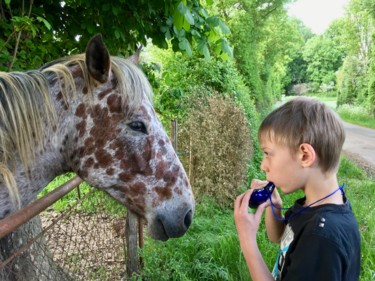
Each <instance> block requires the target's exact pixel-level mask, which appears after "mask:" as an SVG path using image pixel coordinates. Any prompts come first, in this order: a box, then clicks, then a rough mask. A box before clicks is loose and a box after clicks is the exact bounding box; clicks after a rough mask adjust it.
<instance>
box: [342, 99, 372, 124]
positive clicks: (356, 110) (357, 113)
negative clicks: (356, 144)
mask: <svg viewBox="0 0 375 281" xmlns="http://www.w3.org/2000/svg"><path fill="white" fill-rule="evenodd" d="M337 112H338V114H340V117H341V118H342V119H343V120H344V121H346V122H350V123H353V124H356V125H360V126H364V127H367V128H372V129H375V116H371V115H370V114H369V112H368V110H366V109H365V108H364V107H362V106H355V105H348V104H344V105H342V106H340V107H339V108H338V109H337Z"/></svg>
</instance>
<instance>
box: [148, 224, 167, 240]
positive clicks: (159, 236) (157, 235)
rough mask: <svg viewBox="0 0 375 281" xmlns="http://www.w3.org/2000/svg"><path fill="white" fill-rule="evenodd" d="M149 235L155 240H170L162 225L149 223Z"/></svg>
mask: <svg viewBox="0 0 375 281" xmlns="http://www.w3.org/2000/svg"><path fill="white" fill-rule="evenodd" d="M147 230H148V234H149V235H150V237H151V238H152V239H154V240H160V241H167V240H168V239H169V236H168V234H167V233H166V231H165V229H164V226H163V224H162V223H160V222H159V223H149V224H148V228H147Z"/></svg>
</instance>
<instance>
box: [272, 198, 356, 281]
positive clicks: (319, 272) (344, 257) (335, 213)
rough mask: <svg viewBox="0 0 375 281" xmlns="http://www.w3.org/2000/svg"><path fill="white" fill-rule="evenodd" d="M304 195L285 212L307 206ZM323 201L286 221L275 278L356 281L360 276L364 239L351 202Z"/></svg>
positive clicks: (295, 280) (299, 280)
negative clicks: (361, 236)
mask: <svg viewBox="0 0 375 281" xmlns="http://www.w3.org/2000/svg"><path fill="white" fill-rule="evenodd" d="M304 201H305V198H302V199H299V200H297V201H296V202H295V204H294V205H293V207H291V208H290V209H289V210H288V211H287V212H286V214H285V217H286V218H288V217H291V216H293V214H296V213H298V212H300V211H301V210H302V209H303V208H304V207H303V204H304ZM344 201H345V203H344V204H342V205H335V204H324V205H320V206H316V207H311V208H307V209H306V210H303V211H302V212H301V213H299V214H297V215H296V216H294V217H291V219H290V220H289V221H287V224H286V229H285V232H284V235H283V237H282V241H281V244H280V248H281V252H280V254H279V257H278V262H277V264H276V266H275V267H276V271H277V272H275V269H274V274H275V275H276V276H277V278H276V280H282V281H301V280H302V281H325V280H327V281H356V280H358V279H359V272H360V259H361V241H360V234H359V229H358V224H357V221H356V219H355V217H354V215H353V212H352V208H351V205H350V203H349V201H348V200H346V198H345V197H344Z"/></svg>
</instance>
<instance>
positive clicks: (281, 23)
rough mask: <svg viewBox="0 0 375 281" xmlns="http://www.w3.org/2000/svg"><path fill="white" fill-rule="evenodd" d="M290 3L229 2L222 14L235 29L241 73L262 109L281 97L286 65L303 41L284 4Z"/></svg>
mask: <svg viewBox="0 0 375 281" xmlns="http://www.w3.org/2000/svg"><path fill="white" fill-rule="evenodd" d="M287 2H289V1H288V0H268V1H267V0H263V1H255V0H242V1H237V2H234V3H233V2H232V1H228V6H226V9H225V10H224V11H222V12H221V14H222V15H226V17H225V18H226V19H227V21H228V24H229V26H230V28H231V31H232V35H231V37H230V41H231V42H232V44H233V46H234V56H235V59H236V63H237V67H238V69H239V70H240V73H241V74H242V75H243V76H244V79H245V81H246V83H247V85H248V87H249V88H250V89H251V95H252V96H253V97H254V99H255V101H256V103H257V105H258V106H259V107H262V106H269V105H270V104H271V103H272V102H273V101H274V100H275V98H277V97H280V96H281V93H282V91H283V88H284V85H285V84H286V83H287V80H285V79H284V78H285V75H286V71H287V69H286V65H287V63H289V61H290V60H291V59H292V57H293V56H292V53H293V52H295V50H296V48H297V46H298V45H299V44H300V43H299V42H300V41H301V38H300V36H299V34H298V33H297V28H296V26H295V25H294V24H293V23H292V22H291V21H290V20H289V18H288V15H287V12H286V10H285V9H284V7H283V5H284V4H285V3H287Z"/></svg>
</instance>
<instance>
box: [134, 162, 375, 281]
mask: <svg viewBox="0 0 375 281" xmlns="http://www.w3.org/2000/svg"><path fill="white" fill-rule="evenodd" d="M338 178H339V182H340V183H345V192H346V194H347V196H348V198H349V200H350V201H351V203H352V207H353V211H354V213H355V216H356V218H357V221H358V223H359V228H360V231H361V239H362V265H361V277H360V280H361V281H367V280H373V278H374V277H375V270H374V265H375V264H374V262H375V251H374V249H373V247H371V246H370V245H373V244H374V239H375V220H374V216H375V209H374V208H373V206H372V205H373V204H372V202H373V200H374V199H375V182H374V179H369V178H367V176H366V174H365V173H364V172H363V171H362V170H361V169H360V168H359V167H358V166H356V165H354V164H353V163H351V162H350V161H349V160H348V159H346V158H342V159H341V164H340V169H339V174H338ZM300 196H301V194H291V195H282V197H283V201H284V205H285V206H290V205H292V204H293V202H294V200H295V199H296V198H298V197H300ZM258 245H259V247H260V249H261V252H262V254H263V257H264V259H265V261H266V263H267V265H268V267H269V268H270V269H272V267H273V265H274V262H275V259H276V256H277V252H278V246H277V245H275V244H272V243H271V242H269V240H268V238H267V235H266V231H265V226H264V222H263V223H262V225H261V227H260V230H259V233H258ZM142 255H143V258H144V262H145V268H144V275H143V277H142V278H138V280H176V281H177V280H233V281H237V280H251V279H250V276H249V273H248V269H247V267H246V264H245V261H244V259H243V256H242V253H241V251H240V248H239V242H238V239H237V234H236V230H235V226H234V220H233V211H232V208H225V207H223V206H222V205H220V204H218V203H217V202H215V201H214V200H212V199H211V198H207V197H206V198H202V200H201V203H200V204H198V205H197V210H196V214H195V218H194V222H193V224H192V226H191V229H189V231H188V232H187V234H186V235H185V236H184V237H182V238H180V239H178V240H170V241H168V242H167V243H162V242H157V241H153V240H151V239H148V238H147V239H146V243H145V248H144V249H143V251H142Z"/></svg>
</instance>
